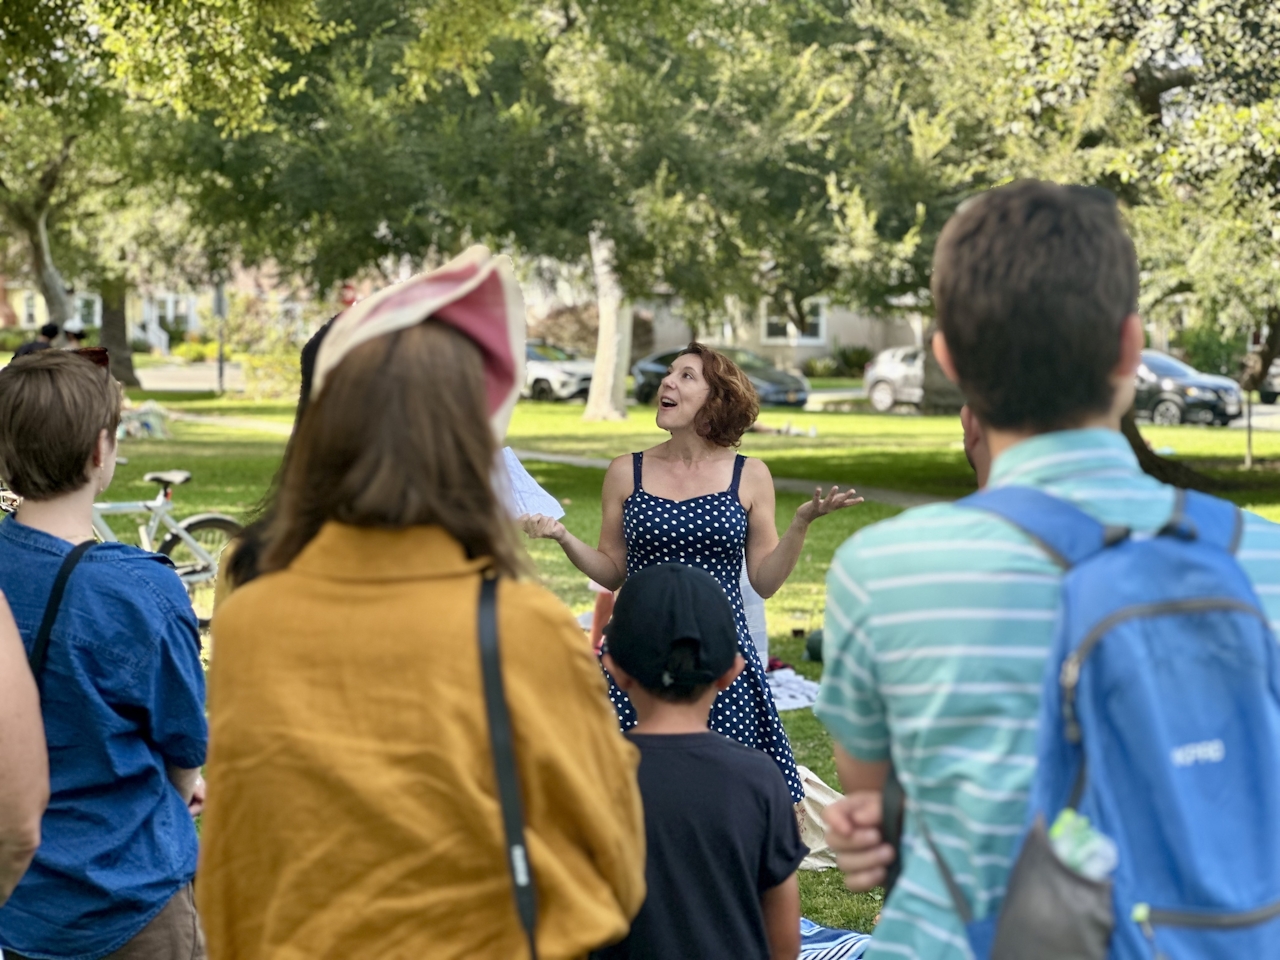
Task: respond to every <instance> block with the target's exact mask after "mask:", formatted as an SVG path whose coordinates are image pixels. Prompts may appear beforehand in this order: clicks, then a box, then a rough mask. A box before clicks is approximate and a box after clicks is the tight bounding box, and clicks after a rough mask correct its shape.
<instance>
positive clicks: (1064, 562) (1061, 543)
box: [957, 487, 1129, 570]
mask: <svg viewBox="0 0 1280 960" xmlns="http://www.w3.org/2000/svg"><path fill="white" fill-rule="evenodd" d="M957 505H958V506H962V507H971V508H973V509H975V510H985V511H987V512H988V513H994V514H995V515H996V516H998V517H1001V518H1002V519H1004V520H1007V521H1008V522H1009V523H1011V524H1013V525H1014V526H1015V527H1017V528H1018V529H1019V530H1021V531H1022V532H1023V533H1025V534H1026V535H1027V536H1029V537H1030V538H1031V539H1032V540H1035V541H1036V542H1037V543H1038V544H1039V545H1040V546H1041V547H1043V548H1044V550H1045V552H1046V553H1048V554H1049V556H1050V557H1051V558H1052V559H1053V561H1054V562H1055V563H1056V564H1058V565H1059V566H1060V567H1062V568H1063V569H1064V570H1066V569H1070V568H1071V567H1074V566H1075V565H1076V564H1078V563H1080V562H1081V561H1083V560H1087V559H1088V558H1089V557H1091V556H1093V555H1094V554H1095V553H1098V552H1099V551H1101V550H1103V549H1104V548H1106V547H1108V546H1110V545H1111V544H1113V543H1118V542H1120V541H1121V540H1123V539H1124V538H1125V537H1127V536H1128V535H1129V530H1128V528H1126V527H1108V526H1104V525H1103V524H1101V523H1099V522H1098V521H1097V520H1095V519H1093V517H1091V516H1089V515H1088V514H1087V513H1085V512H1084V511H1083V510H1081V509H1080V508H1079V507H1076V506H1074V505H1072V504H1070V503H1067V501H1065V500H1061V499H1059V498H1058V497H1055V496H1051V495H1050V494H1047V493H1044V492H1043V491H1040V490H1036V489H1034V488H1032V487H995V488H993V489H990V490H983V491H981V492H979V493H975V494H972V495H970V496H967V497H965V498H964V499H963V500H960V501H958V502H957Z"/></svg>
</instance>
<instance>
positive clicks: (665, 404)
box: [658, 397, 676, 410]
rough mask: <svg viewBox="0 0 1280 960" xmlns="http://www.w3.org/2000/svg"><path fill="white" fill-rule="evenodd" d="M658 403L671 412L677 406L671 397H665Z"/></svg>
mask: <svg viewBox="0 0 1280 960" xmlns="http://www.w3.org/2000/svg"><path fill="white" fill-rule="evenodd" d="M658 403H659V405H660V406H662V407H664V408H666V409H667V410H670V409H671V408H672V407H674V406H675V405H676V402H675V401H674V400H672V399H671V398H670V397H663V398H662V399H661V400H659V401H658Z"/></svg>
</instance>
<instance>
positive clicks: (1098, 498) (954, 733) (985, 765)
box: [814, 429, 1280, 960]
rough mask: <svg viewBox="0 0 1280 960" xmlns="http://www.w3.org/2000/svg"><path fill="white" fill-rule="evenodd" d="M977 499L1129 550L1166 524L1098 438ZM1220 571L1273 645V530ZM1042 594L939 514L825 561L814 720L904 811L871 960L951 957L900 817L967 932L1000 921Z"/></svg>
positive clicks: (1068, 437)
mask: <svg viewBox="0 0 1280 960" xmlns="http://www.w3.org/2000/svg"><path fill="white" fill-rule="evenodd" d="M990 485H991V486H1006V485H1022V486H1030V487H1037V488H1039V489H1042V490H1045V491H1046V492H1048V493H1051V494H1053V495H1055V496H1058V497H1061V498H1063V499H1065V500H1069V501H1071V502H1072V503H1074V504H1076V505H1077V506H1079V507H1080V508H1081V509H1083V510H1084V511H1085V512H1087V513H1089V514H1091V515H1092V516H1094V517H1096V518H1097V519H1098V520H1100V521H1101V522H1103V523H1105V524H1115V525H1121V526H1126V527H1129V528H1131V529H1133V530H1134V531H1137V532H1154V531H1156V530H1158V529H1160V528H1161V527H1162V526H1164V524H1165V523H1166V522H1167V521H1168V519H1169V516H1170V514H1171V513H1172V510H1173V499H1174V490H1173V488H1172V487H1169V486H1166V485H1164V484H1161V483H1159V482H1157V481H1156V480H1153V479H1152V478H1151V477H1148V476H1147V475H1146V474H1144V473H1143V472H1142V471H1141V470H1140V469H1139V467H1138V461H1137V458H1136V457H1135V456H1134V455H1133V451H1132V450H1131V449H1130V448H1129V444H1128V442H1127V441H1126V440H1125V439H1124V437H1123V436H1122V435H1121V434H1119V433H1116V432H1115V431H1111V430H1102V429H1097V430H1067V431H1061V432H1056V433H1049V434H1043V435H1041V436H1037V437H1033V438H1031V439H1029V440H1026V441H1023V442H1022V443H1019V444H1017V445H1016V446H1014V447H1011V448H1010V449H1009V450H1007V451H1005V452H1004V453H1003V454H1002V455H1001V456H1000V457H999V459H998V460H996V462H995V464H994V465H993V468H992V473H991V480H990ZM1237 556H1238V558H1239V559H1240V562H1241V564H1242V565H1243V566H1244V568H1245V570H1246V572H1247V573H1248V574H1249V577H1250V578H1251V579H1252V581H1253V583H1254V585H1255V588H1256V589H1257V592H1258V596H1259V599H1260V600H1261V601H1262V603H1263V605H1264V607H1265V608H1266V612H1267V617H1268V618H1269V619H1270V620H1271V621H1272V628H1273V629H1276V627H1277V621H1280V526H1277V525H1276V524H1273V523H1270V522H1268V521H1266V520H1263V519H1261V518H1260V517H1257V516H1254V515H1252V514H1246V517H1245V529H1244V538H1243V540H1242V542H1241V546H1240V551H1239V553H1238V554H1237ZM1060 576H1061V574H1060V571H1059V569H1058V567H1057V566H1055V565H1054V564H1053V563H1052V562H1051V561H1050V560H1049V559H1048V558H1047V557H1046V555H1045V554H1044V552H1043V551H1042V550H1041V549H1040V548H1039V547H1038V546H1036V545H1035V544H1034V543H1033V542H1032V541H1031V540H1030V539H1029V538H1028V537H1026V536H1025V535H1024V534H1023V533H1021V532H1020V531H1018V530H1017V529H1015V528H1014V527H1012V526H1010V525H1009V524H1008V523H1006V522H1005V521H1003V520H1000V519H999V518H997V517H995V516H993V515H991V514H987V513H984V512H982V511H980V510H971V509H967V508H964V507H957V506H955V505H953V504H934V505H930V506H927V507H918V508H916V509H914V510H908V511H907V512H905V513H903V514H900V515H899V516H897V517H894V518H893V519H891V520H886V521H884V522H882V523H878V524H875V525H874V526H871V527H867V528H865V529H863V530H861V531H859V532H858V534H857V535H855V536H854V537H852V538H851V539H850V540H848V541H847V542H846V543H845V544H844V545H843V546H842V547H841V548H840V549H839V550H838V551H837V552H836V555H835V559H834V560H833V561H832V564H831V570H830V572H829V573H828V575H827V610H826V626H825V638H826V641H825V645H824V651H823V652H824V658H823V659H824V661H825V664H826V668H825V672H824V675H823V678H822V690H821V692H820V694H819V696H818V703H817V705H816V706H815V707H814V710H815V712H816V713H817V714H818V716H819V717H821V719H822V721H823V723H825V724H826V726H827V728H828V729H829V730H830V731H831V733H832V735H833V736H834V737H835V739H836V741H837V742H839V743H840V745H841V746H842V747H844V749H845V750H847V751H848V752H849V753H850V755H852V756H854V757H857V758H858V759H861V760H867V761H875V760H885V759H887V758H889V757H890V755H892V757H893V761H894V766H895V767H896V769H897V771H898V776H899V777H900V778H901V780H902V783H903V786H904V788H905V789H906V791H907V794H908V796H909V798H910V804H909V805H910V806H911V808H912V812H911V813H909V814H908V817H907V826H906V829H905V831H904V832H905V834H906V837H905V839H904V842H903V872H902V876H901V878H900V879H899V881H898V884H897V886H896V887H895V888H894V891H893V894H892V895H891V896H890V898H889V902H888V903H887V904H885V908H884V910H883V912H882V914H881V921H880V924H879V926H877V928H876V931H875V940H874V943H873V946H872V949H871V951H870V952H869V953H868V954H867V956H868V957H869V958H873V960H874V958H887V957H914V958H919V960H935V958H947V960H952V958H954V960H961V958H964V957H968V956H969V949H968V944H967V941H966V940H965V936H964V931H963V928H962V926H961V923H960V921H959V918H958V917H957V916H956V914H955V912H954V910H953V909H952V907H951V900H950V898H949V897H948V896H947V891H946V888H945V887H944V886H943V883H942V879H941V877H940V876H939V874H938V871H937V867H936V866H935V865H934V862H933V857H932V855H931V853H930V851H929V848H928V846H927V845H926V844H925V843H924V842H923V841H922V840H921V839H920V832H919V829H918V827H917V826H916V824H915V818H916V817H917V816H921V815H923V816H924V817H925V818H926V820H927V822H928V826H929V831H930V833H931V834H932V836H933V839H934V842H935V843H936V844H937V845H938V847H939V848H940V850H941V853H942V855H943V856H944V857H945V858H946V860H947V862H948V864H949V865H950V867H951V870H952V873H954V874H955V877H956V879H957V881H958V882H959V883H960V885H961V887H962V888H963V889H964V891H965V894H966V895H967V896H968V899H969V902H970V904H971V905H972V907H973V911H974V915H975V916H976V917H983V916H987V915H989V914H990V913H991V912H992V911H996V910H998V909H999V907H1000V903H1001V900H1002V898H1003V896H1004V890H1005V883H1006V881H1007V878H1008V874H1009V868H1010V866H1011V865H1012V863H1011V856H1012V851H1013V849H1014V847H1015V844H1016V842H1017V839H1018V837H1019V836H1020V834H1021V833H1022V830H1023V823H1024V819H1025V815H1026V802H1027V791H1028V788H1029V787H1030V783H1031V777H1032V773H1033V770H1034V767H1035V754H1036V718H1037V713H1038V709H1039V699H1040V689H1041V682H1042V679H1043V674H1044V667H1045V658H1046V656H1047V654H1048V649H1049V646H1050V643H1051V641H1052V639H1053V632H1054V622H1055V617H1056V614H1057V606H1058V589H1059V583H1060Z"/></svg>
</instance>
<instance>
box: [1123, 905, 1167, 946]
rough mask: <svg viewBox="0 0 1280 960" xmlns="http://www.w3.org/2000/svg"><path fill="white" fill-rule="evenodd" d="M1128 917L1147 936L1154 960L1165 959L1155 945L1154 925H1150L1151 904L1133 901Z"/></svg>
mask: <svg viewBox="0 0 1280 960" xmlns="http://www.w3.org/2000/svg"><path fill="white" fill-rule="evenodd" d="M1129 919H1131V920H1132V921H1133V922H1134V923H1136V924H1137V925H1138V926H1139V927H1141V928H1142V934H1143V936H1145V937H1146V938H1147V942H1148V943H1150V944H1151V950H1152V952H1153V953H1154V954H1155V960H1167V958H1166V957H1165V955H1164V954H1163V953H1161V952H1160V948H1159V947H1157V946H1156V931H1155V927H1153V926H1151V904H1149V903H1135V904H1134V905H1133V911H1132V912H1131V913H1130V914H1129Z"/></svg>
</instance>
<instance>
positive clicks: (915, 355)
mask: <svg viewBox="0 0 1280 960" xmlns="http://www.w3.org/2000/svg"><path fill="white" fill-rule="evenodd" d="M862 382H863V383H864V384H865V385H866V388H867V399H868V400H870V401H871V406H872V408H873V409H875V410H878V411H879V412H881V413H888V412H889V411H890V410H892V409H893V408H894V406H896V405H897V404H899V403H914V404H916V405H917V406H918V405H919V404H920V403H921V402H922V401H923V400H924V351H923V350H922V349H921V348H920V347H890V348H889V349H888V350H881V351H880V352H879V353H878V354H876V357H875V359H874V360H872V361H871V362H870V363H868V364H867V366H866V368H865V370H864V373H863V381H862Z"/></svg>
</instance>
